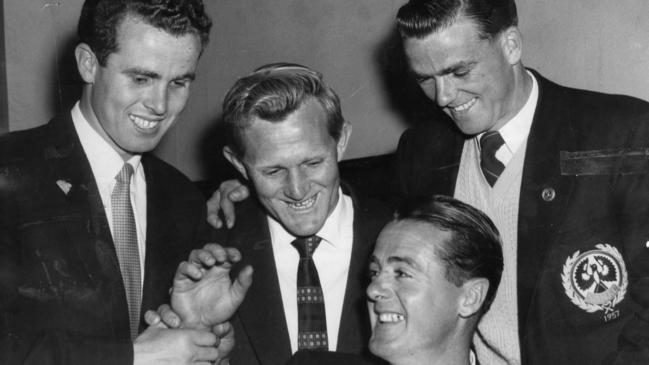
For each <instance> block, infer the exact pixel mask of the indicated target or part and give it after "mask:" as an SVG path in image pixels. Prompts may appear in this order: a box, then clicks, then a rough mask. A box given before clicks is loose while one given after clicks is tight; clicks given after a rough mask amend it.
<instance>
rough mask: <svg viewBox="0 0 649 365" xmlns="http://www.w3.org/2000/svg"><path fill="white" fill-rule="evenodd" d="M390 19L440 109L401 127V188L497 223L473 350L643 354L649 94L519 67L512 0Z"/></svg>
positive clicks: (648, 289)
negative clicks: (498, 262)
mask: <svg viewBox="0 0 649 365" xmlns="http://www.w3.org/2000/svg"><path fill="white" fill-rule="evenodd" d="M547 21H548V25H549V26H551V21H552V20H551V19H547ZM397 28H398V30H399V32H400V33H401V36H402V39H403V46H404V50H405V54H406V56H407V60H408V62H409V65H410V68H411V71H412V74H413V75H414V76H415V78H416V79H417V81H418V82H419V85H420V86H421V89H422V90H423V91H424V92H425V94H426V95H427V96H428V98H430V99H431V100H432V101H433V102H435V103H436V104H437V105H438V106H439V107H440V108H442V109H443V110H444V112H445V113H446V114H447V115H448V116H449V117H450V120H448V121H445V122H448V123H434V122H431V123H428V124H422V125H420V126H418V127H415V128H413V129H410V130H407V131H406V132H404V134H403V135H402V137H401V140H400V142H399V147H398V150H397V154H396V161H397V163H396V165H397V174H396V175H397V180H398V182H399V185H400V188H401V189H400V195H401V196H404V197H408V196H420V195H432V194H444V195H452V196H454V197H455V198H458V199H460V200H462V201H464V202H467V203H469V204H471V205H473V206H475V207H476V208H478V209H480V210H481V211H483V212H485V213H486V214H487V215H488V216H489V217H490V218H491V219H492V220H493V221H494V223H495V225H496V227H498V230H499V231H500V233H501V235H502V240H503V253H504V262H505V266H504V267H505V269H504V272H503V277H502V281H501V283H500V288H499V289H498V295H497V296H496V298H495V300H494V303H493V305H492V308H491V310H490V311H489V312H488V313H487V314H486V315H485V316H484V317H483V318H482V320H481V322H480V324H479V329H480V334H481V335H480V336H476V337H475V338H474V342H475V348H476V353H477V355H478V359H479V360H480V361H481V362H483V363H486V364H490V365H492V364H494V365H496V364H521V363H522V364H539V365H545V364H557V365H558V364H566V365H568V364H603V363H606V364H609V363H610V364H625V365H626V364H647V363H649V246H648V245H647V242H648V241H649V225H647V224H646V222H647V221H649V168H647V166H648V165H647V163H646V160H645V158H644V157H641V156H644V155H645V151H646V150H647V148H648V147H649V104H648V103H646V102H644V101H642V100H638V99H635V98H631V97H627V96H621V95H607V94H602V93H596V92H591V91H585V90H577V89H572V88H567V87H563V86H560V85H557V84H555V83H553V82H551V81H549V80H547V79H545V78H544V77H543V76H541V75H540V74H539V73H538V72H535V71H533V70H529V69H526V68H525V67H524V65H523V63H522V61H521V60H522V54H523V37H522V35H521V31H520V29H519V28H518V17H517V13H516V4H515V3H514V0H410V1H408V3H407V4H405V5H404V6H403V7H401V8H400V9H399V12H398V14H397ZM558 67H560V65H558ZM594 262H597V264H593V263H594ZM603 277H606V279H602V278H603Z"/></svg>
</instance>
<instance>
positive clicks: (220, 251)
mask: <svg viewBox="0 0 649 365" xmlns="http://www.w3.org/2000/svg"><path fill="white" fill-rule="evenodd" d="M240 260H241V253H240V252H239V250H237V249H236V248H234V247H223V246H221V245H219V244H217V243H208V244H206V245H205V246H203V248H202V249H197V250H193V251H192V252H191V253H190V254H189V261H190V262H192V263H195V264H199V265H202V266H204V267H211V266H214V265H215V264H217V263H218V264H224V263H227V262H231V263H235V262H239V261H240Z"/></svg>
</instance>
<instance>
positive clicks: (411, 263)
mask: <svg viewBox="0 0 649 365" xmlns="http://www.w3.org/2000/svg"><path fill="white" fill-rule="evenodd" d="M388 263H389V264H394V263H402V264H406V265H408V266H410V267H413V268H415V269H421V265H419V264H418V263H417V262H416V261H415V260H413V259H412V258H410V257H404V256H390V257H388Z"/></svg>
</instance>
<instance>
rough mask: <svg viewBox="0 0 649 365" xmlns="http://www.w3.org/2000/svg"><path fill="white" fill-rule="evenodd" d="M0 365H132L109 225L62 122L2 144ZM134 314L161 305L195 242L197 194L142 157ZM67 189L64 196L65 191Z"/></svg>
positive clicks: (67, 121) (200, 216) (201, 208)
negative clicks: (142, 238)
mask: <svg viewBox="0 0 649 365" xmlns="http://www.w3.org/2000/svg"><path fill="white" fill-rule="evenodd" d="M0 154H1V157H0V209H1V211H0V222H1V224H0V290H1V295H2V298H1V302H0V309H1V310H0V313H1V317H0V326H1V327H0V331H1V336H2V337H1V341H2V342H1V343H0V346H1V347H0V363H2V364H7V363H10V364H13V363H37V364H132V362H133V354H132V352H133V350H132V345H131V341H130V334H129V320H128V309H127V304H126V297H125V294H124V288H123V283H122V278H121V274H120V270H119V266H118V261H117V257H116V254H115V249H114V246H113V241H112V237H111V234H110V229H109V226H108V221H107V219H106V215H105V212H104V209H103V206H102V203H101V198H100V196H99V192H98V190H97V186H96V184H95V181H94V178H93V175H92V171H91V169H90V165H89V163H88V160H87V158H86V156H85V154H84V152H83V148H82V147H81V144H80V142H79V138H78V136H77V134H76V132H75V130H74V127H73V124H72V120H71V118H70V116H69V114H68V115H66V116H63V117H59V118H56V119H54V120H52V121H51V122H50V123H49V124H47V125H45V126H42V127H39V128H35V129H33V130H28V131H23V132H16V133H11V134H9V135H5V136H3V137H2V138H0ZM142 165H143V167H144V172H145V176H146V180H147V214H148V216H147V242H146V262H145V270H144V288H143V297H142V313H144V312H145V311H146V310H148V309H156V308H157V307H158V306H159V305H160V304H162V303H165V302H168V289H169V287H170V285H171V282H172V278H173V274H174V272H175V269H176V267H177V265H178V263H179V261H181V260H182V259H184V258H186V257H187V255H188V253H189V250H190V249H191V248H192V246H193V244H194V243H196V244H198V243H199V242H198V237H199V233H200V232H201V231H202V228H203V223H204V215H205V204H204V200H203V199H202V196H201V195H200V194H199V193H198V192H197V190H195V188H194V187H193V185H192V184H191V183H190V182H189V181H188V180H187V178H186V177H184V176H183V175H182V174H181V173H180V172H178V171H177V170H175V169H174V168H172V167H171V166H169V165H167V164H166V163H164V162H163V161H161V160H159V159H157V158H155V157H153V156H151V155H148V154H145V155H144V156H143V157H142ZM66 190H67V191H66Z"/></svg>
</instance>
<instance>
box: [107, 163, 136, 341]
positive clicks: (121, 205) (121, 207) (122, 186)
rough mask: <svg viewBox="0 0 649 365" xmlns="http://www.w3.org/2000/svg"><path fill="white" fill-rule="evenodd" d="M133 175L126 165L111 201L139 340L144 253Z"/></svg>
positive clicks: (117, 245)
mask: <svg viewBox="0 0 649 365" xmlns="http://www.w3.org/2000/svg"><path fill="white" fill-rule="evenodd" d="M131 175H133V167H132V166H131V165H130V164H128V163H125V164H124V167H122V170H121V171H120V172H119V174H117V176H116V177H115V179H116V180H117V183H116V184H115V188H114V189H113V193H112V194H111V197H110V200H111V207H112V209H113V231H114V232H113V233H114V237H113V241H114V242H115V251H116V252H117V260H118V261H119V268H120V271H121V273H122V280H123V281H124V289H125V290H126V301H127V302H128V312H129V319H130V328H131V338H132V339H135V338H136V337H137V335H138V329H139V325H140V305H141V300H142V293H141V291H142V289H141V287H140V286H141V280H140V275H141V273H140V254H139V250H138V245H137V232H136V230H135V217H134V216H133V208H132V207H131V193H130V184H131Z"/></svg>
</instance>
